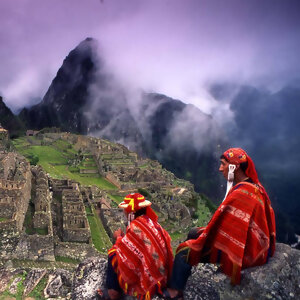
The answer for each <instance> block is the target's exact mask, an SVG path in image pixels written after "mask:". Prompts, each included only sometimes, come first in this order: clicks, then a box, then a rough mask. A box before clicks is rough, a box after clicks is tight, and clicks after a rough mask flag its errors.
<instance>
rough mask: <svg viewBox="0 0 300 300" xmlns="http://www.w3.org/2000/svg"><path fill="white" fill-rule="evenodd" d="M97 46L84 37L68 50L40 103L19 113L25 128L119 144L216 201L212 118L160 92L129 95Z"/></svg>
mask: <svg viewBox="0 0 300 300" xmlns="http://www.w3.org/2000/svg"><path fill="white" fill-rule="evenodd" d="M96 47H97V45H96V41H95V40H93V39H91V38H88V39H86V40H85V41H83V42H81V43H80V44H79V46H77V47H76V48H75V49H74V50H72V51H71V52H70V54H69V55H68V56H67V57H66V59H65V60H64V62H63V64H62V66H61V68H60V69H59V71H58V72H57V75H56V77H55V78H54V80H53V81H52V83H51V85H50V87H49V89H48V91H47V93H46V95H45V96H44V98H43V100H42V102H41V103H39V104H37V105H35V106H33V107H31V108H28V109H23V110H22V111H21V113H20V118H21V119H22V120H23V121H24V123H25V124H26V125H27V127H28V128H31V129H41V128H43V127H49V126H56V127H60V128H61V129H62V130H63V131H71V132H76V133H80V134H91V135H94V136H97V137H102V138H107V139H109V140H111V141H114V142H119V143H122V144H124V145H126V146H128V147H129V148H130V149H131V150H133V151H136V152H138V153H139V154H141V155H145V156H149V157H150V158H152V159H157V160H159V161H160V162H161V163H162V164H163V166H164V167H166V168H167V169H169V170H171V171H172V172H174V173H175V174H176V175H177V176H179V177H182V178H185V179H187V180H190V181H192V182H193V183H194V184H195V187H196V189H197V190H198V191H201V192H204V193H206V194H208V195H209V196H212V197H213V198H216V199H217V198H218V197H219V196H220V191H219V190H218V189H216V179H215V178H214V177H215V172H213V171H214V170H212V168H211V165H212V164H213V163H215V161H216V160H215V157H214V154H215V152H216V151H217V145H218V144H220V143H221V144H222V143H223V141H222V139H221V138H220V136H218V135H216V134H215V127H216V124H215V123H214V121H213V119H212V118H211V117H210V116H208V115H206V114H204V113H202V112H201V111H200V110H199V109H198V108H196V107H194V106H192V105H187V104H184V103H183V102H181V101H179V100H174V99H172V98H169V97H167V96H165V95H160V94H156V93H141V94H139V95H135V96H134V97H137V98H138V99H132V98H131V96H130V95H128V94H127V93H126V91H125V90H124V89H123V88H121V87H120V85H118V83H117V82H116V81H115V80H114V78H113V76H111V75H110V74H109V72H108V71H107V70H106V69H105V65H104V63H103V61H102V59H101V58H100V57H99V55H97V51H96ZM134 97H133V98H134ZM136 103H137V104H136ZM212 132H213V133H212ZM208 135H209V136H210V137H209V139H206V140H204V139H205V136H208ZM208 140H210V141H211V142H208ZM199 141H201V142H200V143H199ZM204 150H205V151H204ZM207 153H209V154H207ZM217 181H218V180H217Z"/></svg>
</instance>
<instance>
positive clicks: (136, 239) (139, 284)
mask: <svg viewBox="0 0 300 300" xmlns="http://www.w3.org/2000/svg"><path fill="white" fill-rule="evenodd" d="M150 205H151V202H150V201H148V200H145V197H144V196H143V195H141V194H138V193H135V194H130V195H127V196H126V197H125V198H124V201H123V202H122V203H120V204H119V207H121V208H123V209H124V213H125V215H126V217H127V220H128V226H127V229H126V234H125V235H124V234H122V233H121V230H120V231H119V232H118V231H117V232H116V233H117V235H118V237H117V240H116V242H115V244H114V245H113V247H112V248H111V249H110V250H109V251H108V270H107V280H106V286H107V290H104V291H100V290H99V291H98V299H119V298H120V297H121V296H122V293H125V294H127V295H131V296H135V297H137V298H138V299H151V297H152V296H153V295H154V294H156V293H161V289H162V288H164V287H166V285H167V282H168V280H169V277H170V274H171V270H172V265H173V252H172V248H171V239H170V236H169V234H168V233H167V232H166V231H165V230H164V229H163V228H162V227H161V226H160V224H159V223H158V222H157V219H158V218H157V215H156V214H155V212H154V211H153V210H152V208H151V207H150Z"/></svg>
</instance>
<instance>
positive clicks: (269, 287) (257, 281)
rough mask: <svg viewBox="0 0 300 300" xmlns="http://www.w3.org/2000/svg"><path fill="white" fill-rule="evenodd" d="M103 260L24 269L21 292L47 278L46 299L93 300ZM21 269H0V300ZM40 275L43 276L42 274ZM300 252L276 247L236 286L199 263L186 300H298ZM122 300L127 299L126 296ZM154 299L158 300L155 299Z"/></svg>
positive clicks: (104, 264)
mask: <svg viewBox="0 0 300 300" xmlns="http://www.w3.org/2000/svg"><path fill="white" fill-rule="evenodd" d="M106 269H107V260H106V259H104V258H99V257H91V258H88V259H86V260H84V261H83V262H82V263H80V264H79V265H78V267H77V268H76V270H75V271H74V272H73V273H72V272H71V271H66V270H63V269H56V270H53V271H48V273H47V274H46V275H45V274H44V272H46V270H37V269H31V270H28V274H27V277H26V279H25V281H24V282H23V285H24V287H25V289H27V290H29V289H32V286H34V285H36V283H37V282H38V280H39V279H40V278H41V277H42V276H46V278H47V279H48V282H47V285H46V287H45V289H44V297H46V298H47V299H59V298H60V299H70V298H71V299H74V300H75V299H82V300H93V299H96V292H97V289H99V288H100V289H102V288H104V286H105V276H106ZM23 272H24V269H13V268H11V267H4V268H1V269H0V298H1V293H2V292H3V291H5V290H11V291H14V290H15V288H16V285H17V281H16V280H14V277H15V275H17V274H19V275H18V276H19V277H20V276H22V274H24V273H23ZM43 274H44V275H43ZM299 295H300V251H299V250H296V249H293V248H291V247H289V246H288V245H285V244H279V243H277V244H276V252H275V255H274V257H272V258H270V260H269V262H268V263H267V264H266V265H264V266H260V267H254V268H249V269H245V270H243V271H242V281H241V284H240V285H236V286H232V285H231V284H230V278H228V277H227V276H226V275H224V274H223V273H221V272H220V271H218V266H216V265H213V264H199V265H197V266H196V267H193V269H192V275H191V276H190V278H189V279H188V282H187V286H186V289H185V291H184V299H186V300H208V299H209V300H231V299H232V300H233V299H237V300H242V299H243V300H244V299H259V300H261V299H262V300H264V299H278V300H280V299H282V300H285V299H291V300H294V299H299ZM123 299H125V300H129V299H130V300H131V299H135V298H133V297H129V296H126V297H124V298H123ZM153 299H154V300H160V299H161V298H160V297H159V296H155V297H154V298H153Z"/></svg>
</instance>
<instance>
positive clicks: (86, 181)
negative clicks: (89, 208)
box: [13, 137, 117, 190]
mask: <svg viewBox="0 0 300 300" xmlns="http://www.w3.org/2000/svg"><path fill="white" fill-rule="evenodd" d="M13 144H14V146H15V148H16V149H17V151H19V152H20V153H21V154H22V155H24V156H25V157H26V158H28V159H29V160H32V159H33V158H35V160H37V161H38V164H39V165H41V166H42V167H43V168H44V170H45V171H46V172H47V173H49V174H50V176H52V177H53V178H57V179H64V178H70V179H73V180H75V181H77V182H79V183H80V184H83V185H96V186H98V187H99V188H101V189H105V190H116V189H117V187H116V186H114V185H113V184H112V183H110V182H108V181H107V180H106V179H105V178H103V177H102V176H100V175H99V174H80V168H81V169H97V167H96V164H95V162H94V160H93V157H92V155H91V154H90V153H86V154H83V153H81V154H80V153H79V152H78V151H76V150H75V149H74V148H73V146H72V145H71V144H70V143H68V142H66V141H63V140H56V141H55V142H53V143H52V144H50V143H49V144H48V145H40V144H41V140H39V139H38V138H37V137H22V138H18V139H14V140H13ZM38 144H39V145H38ZM76 155H77V156H82V161H81V163H80V165H79V166H69V165H68V161H71V160H74V158H75V156H76ZM34 162H35V161H33V163H34Z"/></svg>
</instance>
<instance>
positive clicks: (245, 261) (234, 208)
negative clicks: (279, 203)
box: [177, 182, 275, 284]
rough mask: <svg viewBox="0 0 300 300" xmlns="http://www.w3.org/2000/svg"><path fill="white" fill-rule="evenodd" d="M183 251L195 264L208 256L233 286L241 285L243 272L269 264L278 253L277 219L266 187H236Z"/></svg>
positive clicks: (246, 184)
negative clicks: (242, 270)
mask: <svg viewBox="0 0 300 300" xmlns="http://www.w3.org/2000/svg"><path fill="white" fill-rule="evenodd" d="M183 249H188V250H189V253H188V262H189V263H190V264H191V265H195V264H197V263H199V262H200V261H201V258H202V257H204V256H206V257H209V260H210V262H212V263H216V262H219V263H220V264H221V269H222V271H223V272H224V273H225V274H227V275H229V276H231V278H232V283H233V284H236V283H239V282H240V273H241V269H243V268H247V267H252V266H258V265H262V264H264V263H266V261H267V258H268V256H269V255H270V256H272V255H273V254H274V251H275V217H274V212H273V209H272V207H271V204H270V200H269V197H268V195H267V193H266V192H265V190H264V188H263V187H262V186H261V185H255V184H251V183H247V182H242V183H239V184H237V185H235V186H234V187H233V188H232V189H231V190H230V192H229V193H228V196H227V197H226V199H225V201H224V202H223V203H222V204H221V205H220V207H219V208H218V209H217V211H216V212H215V214H214V215H213V217H212V219H211V220H210V222H209V224H208V225H207V227H205V228H202V234H201V235H200V236H199V238H198V239H196V240H188V241H186V242H184V243H182V244H180V245H179V247H178V249H177V252H179V251H181V250H183Z"/></svg>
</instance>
